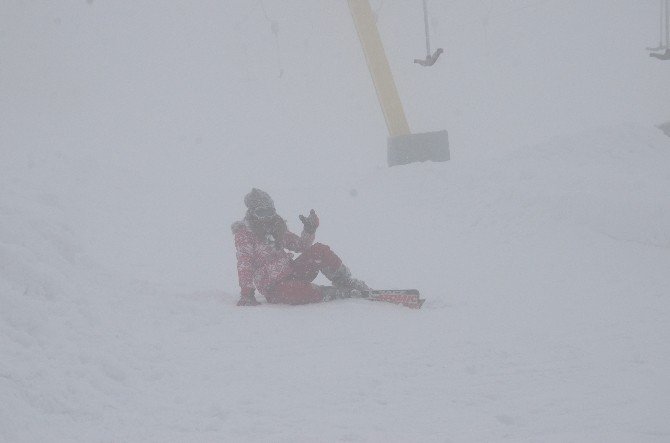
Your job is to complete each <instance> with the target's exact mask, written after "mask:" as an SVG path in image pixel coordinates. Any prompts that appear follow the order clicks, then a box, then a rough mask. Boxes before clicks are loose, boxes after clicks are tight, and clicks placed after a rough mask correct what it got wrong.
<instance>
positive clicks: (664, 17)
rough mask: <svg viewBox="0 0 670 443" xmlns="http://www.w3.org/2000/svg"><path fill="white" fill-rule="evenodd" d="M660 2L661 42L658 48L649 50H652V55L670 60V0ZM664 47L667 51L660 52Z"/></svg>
mask: <svg viewBox="0 0 670 443" xmlns="http://www.w3.org/2000/svg"><path fill="white" fill-rule="evenodd" d="M659 2H660V4H661V14H660V24H661V26H660V37H659V42H658V46H657V47H656V48H647V50H648V51H651V54H649V56H650V57H654V58H657V59H659V60H670V0H659ZM664 37H665V41H664ZM664 49H665V52H658V51H663V50H664Z"/></svg>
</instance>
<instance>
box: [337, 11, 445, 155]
mask: <svg viewBox="0 0 670 443" xmlns="http://www.w3.org/2000/svg"><path fill="white" fill-rule="evenodd" d="M348 2H349V9H350V10H351V15H352V16H353V19H354V24H355V26H356V32H357V33H358V38H359V40H360V41H361V46H362V47H363V53H364V55H365V61H366V62H367V65H368V69H369V71H370V76H371V77H372V82H373V83H374V86H375V91H376V92H377V99H378V100H379V105H380V106H381V108H382V113H383V114H384V120H385V121H386V127H387V128H388V131H389V137H388V153H387V154H388V165H389V166H396V165H404V164H408V163H414V162H422V161H428V160H430V161H440V162H441V161H447V160H449V136H448V133H447V131H437V132H426V133H422V134H412V133H411V131H410V129H409V124H408V123H407V118H406V117H405V111H404V110H403V107H402V102H401V101H400V96H399V95H398V89H397V88H396V84H395V80H394V79H393V74H392V73H391V67H390V66H389V63H388V59H387V58H386V52H385V51H384V45H383V44H382V41H381V37H380V36H379V31H378V30H377V25H376V24H375V20H374V14H373V12H372V8H371V7H370V2H369V0H348ZM437 57H439V54H437V56H436V57H435V60H437ZM433 63H434V61H433Z"/></svg>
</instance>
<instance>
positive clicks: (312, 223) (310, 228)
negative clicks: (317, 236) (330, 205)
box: [300, 209, 319, 234]
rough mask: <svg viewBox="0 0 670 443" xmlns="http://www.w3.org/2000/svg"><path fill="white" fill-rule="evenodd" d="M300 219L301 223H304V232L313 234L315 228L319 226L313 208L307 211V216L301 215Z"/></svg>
mask: <svg viewBox="0 0 670 443" xmlns="http://www.w3.org/2000/svg"><path fill="white" fill-rule="evenodd" d="M300 221H301V222H302V224H303V225H305V232H306V233H308V234H314V233H315V232H316V228H318V227H319V217H317V216H316V212H314V209H312V210H311V211H309V217H305V216H304V215H301V216H300Z"/></svg>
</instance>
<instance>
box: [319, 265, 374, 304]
mask: <svg viewBox="0 0 670 443" xmlns="http://www.w3.org/2000/svg"><path fill="white" fill-rule="evenodd" d="M326 277H328V278H329V279H330V281H331V282H333V287H334V289H336V290H337V291H339V292H340V293H341V294H342V295H344V297H343V298H348V297H362V296H363V293H364V292H366V291H369V290H370V288H369V287H368V285H366V284H365V282H364V281H362V280H359V279H357V278H353V277H352V276H351V271H349V268H347V267H346V266H345V265H341V266H340V268H339V269H338V270H337V271H335V273H333V274H332V275H326Z"/></svg>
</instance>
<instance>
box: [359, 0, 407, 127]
mask: <svg viewBox="0 0 670 443" xmlns="http://www.w3.org/2000/svg"><path fill="white" fill-rule="evenodd" d="M349 8H350V9H351V15H352V16H353V17H354V25H355V26H356V32H358V38H359V39H360V41H361V46H363V53H364V54H365V61H366V62H367V64H368V69H369V70H370V75H371V76H372V82H373V83H374V85H375V90H376V91H377V99H378V100H379V104H380V106H381V108H382V113H383V114H384V120H386V127H387V128H388V131H389V135H390V136H391V137H395V136H397V135H407V134H409V133H410V130H409V124H408V123H407V118H406V117H405V111H404V110H403V108H402V102H401V101H400V96H399V95H398V89H397V88H396V84H395V81H394V80H393V74H391V67H390V66H389V62H388V59H387V58H386V53H385V52H384V45H383V44H382V39H381V37H380V36H379V31H378V30H377V25H376V24H375V20H374V14H373V13H372V8H371V7H370V2H369V1H368V0H349Z"/></svg>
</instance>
